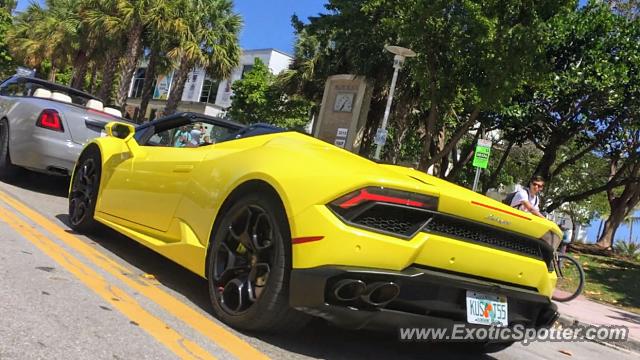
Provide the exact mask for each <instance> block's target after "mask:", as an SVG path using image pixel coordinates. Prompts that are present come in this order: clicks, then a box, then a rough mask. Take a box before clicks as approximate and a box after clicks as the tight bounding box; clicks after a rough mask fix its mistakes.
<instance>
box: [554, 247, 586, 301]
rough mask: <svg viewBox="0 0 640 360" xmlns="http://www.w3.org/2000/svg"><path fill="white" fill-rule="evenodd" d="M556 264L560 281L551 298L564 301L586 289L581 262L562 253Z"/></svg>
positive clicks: (573, 297) (571, 298)
mask: <svg viewBox="0 0 640 360" xmlns="http://www.w3.org/2000/svg"><path fill="white" fill-rule="evenodd" d="M555 266H556V274H557V275H558V282H557V284H556V289H555V291H554V292H553V296H552V297H551V298H552V299H553V300H555V301H560V302H564V301H569V300H573V299H575V298H576V297H578V295H580V294H581V293H582V290H583V289H584V270H583V269H582V266H580V263H579V262H578V261H577V260H576V259H574V258H573V257H571V256H568V255H564V254H561V255H558V262H557V263H556V264H555Z"/></svg>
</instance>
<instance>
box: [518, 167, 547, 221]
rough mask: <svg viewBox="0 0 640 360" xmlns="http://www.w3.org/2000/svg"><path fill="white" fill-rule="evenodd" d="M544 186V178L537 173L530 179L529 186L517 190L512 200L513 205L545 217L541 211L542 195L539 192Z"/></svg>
mask: <svg viewBox="0 0 640 360" xmlns="http://www.w3.org/2000/svg"><path fill="white" fill-rule="evenodd" d="M543 188H544V178H543V177H542V176H539V175H535V176H534V177H532V178H531V181H529V187H528V188H522V189H520V190H518V191H517V192H516V194H515V195H514V196H513V199H512V200H511V206H512V207H515V208H517V209H520V210H522V211H526V212H529V213H532V214H534V215H537V216H540V217H544V215H542V213H540V207H539V206H540V197H539V196H538V193H539V192H540V191H542V189H543Z"/></svg>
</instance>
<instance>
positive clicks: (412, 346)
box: [56, 214, 493, 359]
mask: <svg viewBox="0 0 640 360" xmlns="http://www.w3.org/2000/svg"><path fill="white" fill-rule="evenodd" d="M56 218H58V219H59V220H60V221H62V222H63V223H65V224H66V225H69V218H68V216H67V215H66V214H64V215H63V214H61V215H57V216H56ZM68 231H69V232H72V231H71V230H68ZM95 233H96V234H95V235H90V236H88V238H89V239H91V240H92V241H93V242H94V243H95V244H96V245H98V246H100V247H102V248H104V249H105V250H107V251H109V252H111V253H112V254H113V255H115V256H117V257H119V258H121V259H122V260H123V261H125V262H127V263H128V264H130V265H132V266H133V267H135V268H137V269H139V270H140V271H141V272H142V273H145V274H151V275H153V276H154V277H155V279H157V280H158V281H159V282H160V283H161V284H162V285H164V286H166V287H167V288H169V289H171V290H172V291H174V292H175V293H177V294H176V296H177V297H181V296H183V297H184V298H186V299H187V301H189V302H191V303H192V304H194V305H195V306H197V307H199V308H200V309H201V310H202V311H204V312H206V313H208V314H210V315H211V316H212V317H214V315H213V312H212V308H211V305H210V303H209V292H208V287H207V281H206V280H205V279H203V278H201V277H199V276H197V275H195V274H193V273H192V272H190V271H188V270H186V269H184V268H183V267H181V266H179V265H177V264H175V263H173V262H171V261H170V260H168V259H166V258H164V257H163V256H161V255H159V254H157V253H155V252H153V251H152V250H149V249H148V248H146V247H144V246H142V245H140V244H138V243H137V242H136V241H134V240H132V239H129V238H128V237H126V236H123V235H121V234H119V233H117V232H116V231H114V230H112V229H110V228H107V227H106V226H102V225H99V228H98V230H97V231H96V232H95ZM138 275H142V274H138ZM244 334H245V335H247V336H250V337H255V338H257V339H260V340H262V341H263V342H265V343H268V344H270V345H271V346H275V347H277V348H280V349H282V350H285V351H289V352H293V353H297V354H301V355H304V356H310V357H315V358H325V359H389V358H404V359H424V358H425V357H433V356H435V358H447V359H478V358H481V359H493V357H490V356H484V357H478V355H469V354H465V353H463V352H460V351H459V346H458V345H446V346H445V345H435V344H427V343H419V342H416V343H404V342H400V341H398V340H397V334H396V333H379V332H371V331H362V330H357V331H356V330H346V329H341V328H337V327H334V326H331V325H329V324H328V323H326V322H325V321H324V320H321V319H313V320H312V321H311V322H310V323H309V324H308V325H307V326H306V327H305V328H303V329H302V330H300V331H297V332H296V333H295V334H291V333H284V334H278V335H264V334H255V333H248V332H245V333H244Z"/></svg>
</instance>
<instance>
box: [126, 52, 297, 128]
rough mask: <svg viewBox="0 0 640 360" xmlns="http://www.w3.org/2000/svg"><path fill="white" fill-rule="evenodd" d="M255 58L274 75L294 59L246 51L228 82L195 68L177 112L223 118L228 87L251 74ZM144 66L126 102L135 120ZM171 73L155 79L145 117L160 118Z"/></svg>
mask: <svg viewBox="0 0 640 360" xmlns="http://www.w3.org/2000/svg"><path fill="white" fill-rule="evenodd" d="M256 58H258V59H260V60H262V62H263V63H264V64H265V65H266V66H267V67H268V68H269V69H270V70H271V72H272V73H274V74H279V73H280V72H282V71H283V70H286V69H287V68H288V67H289V64H290V63H291V61H292V60H293V57H291V56H290V55H288V54H286V53H283V52H281V51H279V50H275V49H257V50H245V51H243V52H242V55H241V57H240V64H239V65H238V67H236V68H235V69H234V70H233V72H232V73H231V76H230V77H229V78H228V79H223V80H219V79H212V78H210V77H209V76H208V75H207V74H206V72H205V70H204V69H202V68H195V69H192V70H191V71H190V72H189V75H188V77H187V82H186V83H185V86H184V91H183V92H182V101H181V102H180V104H179V105H178V111H193V112H199V113H203V114H206V115H211V116H224V115H225V113H226V109H227V108H228V107H229V106H231V96H232V95H233V92H232V91H231V84H232V83H233V82H234V81H236V80H239V79H242V77H243V75H244V74H245V73H246V72H248V71H250V70H251V68H252V67H253V64H254V63H255V59H256ZM145 68H146V64H141V67H139V68H138V69H137V70H136V72H135V73H134V76H133V79H132V81H131V88H130V89H129V98H128V99H127V107H126V113H127V114H128V116H129V117H131V118H134V116H136V115H137V113H138V111H139V106H140V101H141V99H140V97H141V95H142V84H143V82H144V74H145ZM172 79H173V72H172V73H171V74H162V75H158V76H157V77H156V83H155V85H154V92H153V100H151V101H150V102H149V106H148V107H147V113H146V116H145V118H147V119H154V118H157V117H160V116H162V111H163V110H164V107H165V105H166V99H167V97H168V96H169V92H170V91H171V85H172Z"/></svg>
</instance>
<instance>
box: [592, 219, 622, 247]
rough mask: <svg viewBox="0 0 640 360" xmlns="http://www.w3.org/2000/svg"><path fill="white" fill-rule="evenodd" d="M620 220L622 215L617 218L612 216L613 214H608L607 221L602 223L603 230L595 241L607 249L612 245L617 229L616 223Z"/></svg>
mask: <svg viewBox="0 0 640 360" xmlns="http://www.w3.org/2000/svg"><path fill="white" fill-rule="evenodd" d="M621 221H622V217H620V218H617V217H613V214H612V215H611V216H609V218H608V219H607V221H606V222H605V223H604V230H603V231H602V235H601V236H600V238H599V239H598V241H597V244H598V245H599V246H600V247H602V248H605V249H608V248H610V247H612V246H613V239H614V236H615V235H616V231H617V230H618V225H619V224H620V222H621Z"/></svg>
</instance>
